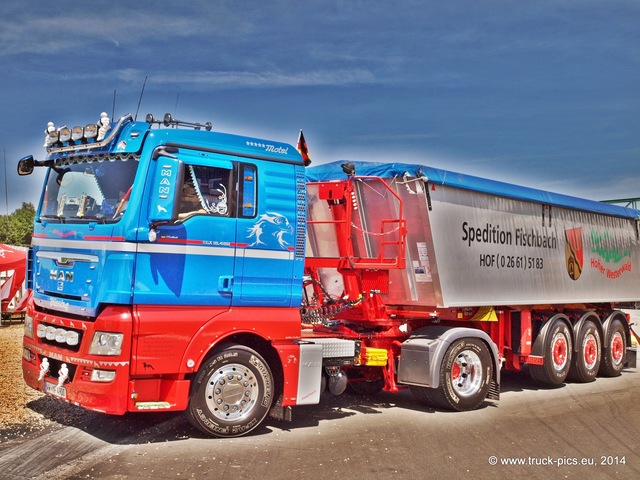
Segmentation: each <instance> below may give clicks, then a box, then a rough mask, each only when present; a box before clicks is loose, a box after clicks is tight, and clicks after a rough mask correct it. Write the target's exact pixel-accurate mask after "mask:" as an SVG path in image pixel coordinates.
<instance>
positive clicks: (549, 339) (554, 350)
mask: <svg viewBox="0 0 640 480" xmlns="http://www.w3.org/2000/svg"><path fill="white" fill-rule="evenodd" d="M551 321H552V322H553V323H552V324H551V325H550V326H549V330H548V331H547V335H546V336H545V337H544V344H543V347H542V355H543V365H530V366H529V372H530V373H531V377H532V378H533V379H534V380H535V381H536V382H537V383H539V384H541V385H545V386H557V385H560V384H562V383H564V381H565V380H566V379H567V376H568V374H569V370H570V369H571V358H572V353H573V350H572V343H571V330H570V329H569V326H568V325H567V324H566V323H565V322H564V321H563V320H562V319H561V318H556V319H555V320H551Z"/></svg>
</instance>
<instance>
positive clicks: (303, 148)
mask: <svg viewBox="0 0 640 480" xmlns="http://www.w3.org/2000/svg"><path fill="white" fill-rule="evenodd" d="M298 152H300V155H302V160H303V161H304V166H305V167H308V166H309V165H311V157H309V149H308V148H307V142H306V141H305V139H304V134H303V133H302V130H300V135H299V136H298Z"/></svg>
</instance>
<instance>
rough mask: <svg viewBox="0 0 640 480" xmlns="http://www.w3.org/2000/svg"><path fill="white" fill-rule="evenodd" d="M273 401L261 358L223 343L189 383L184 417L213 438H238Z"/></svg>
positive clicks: (270, 382)
mask: <svg viewBox="0 0 640 480" xmlns="http://www.w3.org/2000/svg"><path fill="white" fill-rule="evenodd" d="M272 400H273V375H272V374H271V370H270V369H269V366H268V365H267V363H266V362H265V360H264V359H263V358H262V357H261V356H260V355H259V354H258V353H257V352H255V351H254V350H252V349H250V348H247V347H243V346H231V345H229V346H226V347H223V348H221V349H220V350H219V351H218V352H217V353H216V354H215V355H214V356H212V357H210V358H209V359H207V360H206V361H205V362H204V363H203V364H202V366H201V367H200V370H198V373H197V374H196V376H195V378H194V380H193V383H192V385H191V394H190V398H189V407H188V409H187V418H188V419H189V422H190V423H191V424H192V425H193V426H195V427H196V428H198V429H199V430H201V431H203V432H204V433H207V434H209V435H213V436H215V437H239V436H241V435H244V434H246V433H248V432H250V431H251V430H253V429H254V428H256V427H257V426H258V425H260V423H262V421H263V420H264V418H265V417H266V415H267V413H269V409H270V408H271V403H272Z"/></svg>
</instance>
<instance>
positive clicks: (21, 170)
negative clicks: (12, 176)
mask: <svg viewBox="0 0 640 480" xmlns="http://www.w3.org/2000/svg"><path fill="white" fill-rule="evenodd" d="M34 167H35V160H34V159H33V155H27V156H26V157H22V158H21V159H20V160H19V161H18V175H31V174H32V173H33V169H34Z"/></svg>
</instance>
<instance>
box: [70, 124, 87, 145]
mask: <svg viewBox="0 0 640 480" xmlns="http://www.w3.org/2000/svg"><path fill="white" fill-rule="evenodd" d="M83 137H84V129H83V128H82V127H80V126H75V127H73V128H72V129H71V140H73V141H74V142H76V141H78V140H82V138H83Z"/></svg>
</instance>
